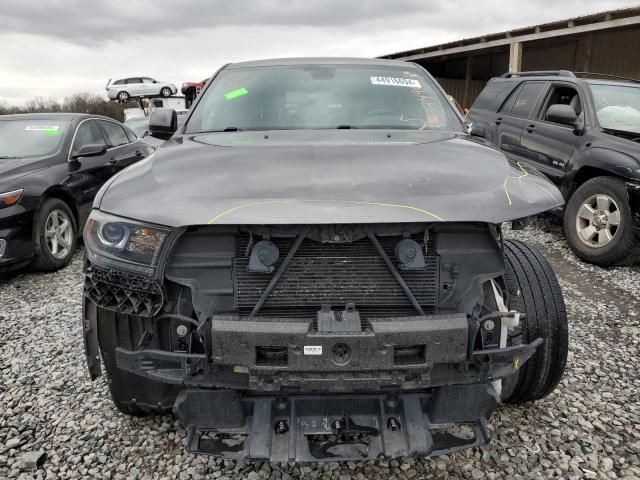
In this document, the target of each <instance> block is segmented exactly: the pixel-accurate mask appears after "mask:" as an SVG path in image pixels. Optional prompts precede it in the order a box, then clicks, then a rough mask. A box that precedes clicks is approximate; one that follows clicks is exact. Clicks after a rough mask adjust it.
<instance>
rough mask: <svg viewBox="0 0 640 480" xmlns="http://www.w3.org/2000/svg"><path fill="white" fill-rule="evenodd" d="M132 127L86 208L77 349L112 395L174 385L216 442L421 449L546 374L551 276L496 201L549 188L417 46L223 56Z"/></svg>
mask: <svg viewBox="0 0 640 480" xmlns="http://www.w3.org/2000/svg"><path fill="white" fill-rule="evenodd" d="M150 131H151V132H152V134H153V135H156V136H159V137H163V138H166V137H171V138H170V139H169V140H168V141H167V142H166V143H164V144H163V145H162V146H161V147H160V148H159V149H158V150H156V152H155V153H154V154H153V155H151V157H149V158H148V159H147V160H144V161H142V162H140V163H138V164H136V165H133V166H132V167H130V168H129V169H127V170H126V171H125V172H123V173H122V174H120V175H117V176H116V177H115V178H114V179H112V180H111V181H110V182H109V183H108V185H106V186H105V187H104V188H103V189H102V190H101V191H100V192H99V194H98V195H97V197H96V200H95V202H94V210H93V212H92V214H91V217H90V219H89V222H88V224H87V227H86V229H85V232H84V238H85V242H86V247H87V250H86V251H87V263H86V268H85V273H86V275H85V286H84V295H85V296H84V334H85V342H86V351H87V359H88V362H89V367H90V371H91V374H92V376H93V377H96V376H98V375H99V374H100V373H101V364H100V358H99V356H100V354H101V355H102V359H103V361H104V366H105V368H106V373H107V375H108V380H109V382H108V383H109V388H110V390H111V395H112V397H113V400H114V402H115V404H116V406H117V407H118V408H119V409H120V410H122V411H124V412H127V413H131V414H143V413H153V412H163V411H166V410H168V409H171V408H173V411H174V412H175V414H176V415H177V416H178V418H179V419H180V420H181V421H182V423H183V424H184V426H185V428H186V431H187V448H188V450H189V451H191V452H201V453H206V454H210V455H218V456H224V457H229V458H249V459H252V460H261V461H262V460H269V459H271V460H274V461H280V462H282V461H284V462H286V461H294V460H296V461H305V460H345V459H360V458H378V457H384V456H387V457H395V456H402V455H429V454H430V455H437V454H443V453H447V452H450V451H453V450H457V449H461V448H466V447H471V446H476V445H479V444H482V443H483V442H485V441H486V440H487V438H488V430H487V419H488V418H489V415H490V414H491V412H492V411H493V410H494V408H495V407H496V406H497V405H499V404H500V403H501V402H502V401H505V402H512V403H518V402H524V401H529V400H536V399H539V398H542V397H544V396H545V395H547V394H549V393H550V392H551V391H552V390H553V389H554V388H555V387H556V385H557V384H558V382H559V381H560V379H561V377H562V372H563V370H564V366H565V362H566V356H567V318H566V314H565V309H564V303H563V300H562V293H561V292H560V289H559V286H558V283H557V281H556V278H555V276H554V274H553V271H552V270H551V268H550V267H549V265H548V264H547V262H546V261H545V260H544V258H543V257H542V256H541V255H540V254H539V253H537V252H536V251H535V250H534V249H533V248H532V247H529V246H527V245H525V244H524V243H521V242H510V241H507V240H504V239H503V237H502V232H501V224H502V223H503V222H505V221H510V220H514V219H519V218H523V217H526V216H528V215H532V214H535V213H538V212H541V211H544V210H548V209H550V208H555V207H558V206H560V205H562V196H561V195H560V192H559V191H558V190H557V189H556V187H554V186H553V184H551V183H550V182H549V181H548V180H547V179H546V178H544V176H542V175H540V174H536V173H535V172H534V171H529V170H526V169H525V167H522V166H517V165H510V164H509V162H508V161H507V159H506V158H505V156H504V154H502V153H501V152H500V151H499V150H498V149H496V148H494V147H492V146H486V145H481V144H480V143H479V142H478V139H474V138H473V137H471V136H470V135H468V134H467V133H466V129H465V127H464V123H463V120H462V118H461V117H460V116H459V114H458V113H457V112H456V111H455V110H454V109H453V107H452V106H451V104H450V103H449V101H448V100H447V98H446V96H445V94H444V92H443V91H442V90H441V89H440V88H439V86H438V85H437V84H436V83H435V82H434V81H433V79H432V78H431V77H430V76H429V75H428V73H427V72H426V71H425V70H424V69H422V68H421V67H420V66H418V65H413V64H407V63H402V62H396V61H388V60H363V59H287V60H268V61H267V60H265V61H258V62H245V63H238V64H232V65H228V66H226V67H224V68H223V69H222V70H220V71H219V72H218V73H217V74H216V75H215V76H214V78H213V79H212V80H211V81H210V82H209V83H208V84H207V86H206V88H205V90H204V92H203V93H202V94H201V95H199V96H198V98H197V99H196V102H195V105H194V107H193V108H192V111H191V113H190V114H189V117H188V118H187V121H186V124H185V125H184V126H182V127H180V128H179V129H177V130H176V116H175V112H173V111H166V110H164V111H162V110H156V111H154V113H153V114H152V116H151V121H150ZM174 132H175V133H174ZM482 143H486V142H482Z"/></svg>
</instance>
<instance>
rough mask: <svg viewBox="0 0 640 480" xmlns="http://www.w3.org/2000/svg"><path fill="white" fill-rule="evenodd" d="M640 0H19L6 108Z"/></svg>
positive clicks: (404, 45)
mask: <svg viewBox="0 0 640 480" xmlns="http://www.w3.org/2000/svg"><path fill="white" fill-rule="evenodd" d="M638 3H639V2H638V0H631V1H627V0H563V1H561V2H558V1H554V0H528V1H524V2H523V1H519V0H475V1H472V0H438V1H434V0H368V1H367V0H361V1H359V2H357V1H354V0H324V1H320V0H298V1H288V0H249V1H247V0H245V1H238V0H236V1H234V2H229V1H213V0H183V1H181V2H177V1H174V2H169V1H164V0H152V1H151V0H149V1H147V0H125V1H122V0H108V1H107V0H102V1H99V0H90V1H88V0H46V1H44V0H40V1H37V0H17V1H2V5H1V6H0V25H1V28H0V45H1V47H0V100H1V99H3V98H4V99H6V100H7V101H8V102H9V103H10V104H22V103H24V102H25V101H26V100H28V99H30V98H33V97H36V96H42V97H45V98H49V97H55V98H60V99H61V98H62V97H64V96H65V95H69V94H72V93H75V92H92V93H98V94H104V93H105V90H104V86H105V84H106V82H107V80H108V79H109V78H114V79H115V78H121V77H127V76H134V75H144V76H150V77H154V78H157V79H160V80H166V81H170V82H173V83H175V84H176V85H178V86H180V84H181V83H182V82H183V81H186V80H201V79H202V78H204V77H207V76H209V75H210V74H211V73H212V72H214V71H215V70H216V69H217V68H218V67H219V66H221V65H222V64H224V63H227V62H235V61H239V60H249V59H257V58H273V57H291V56H320V55H322V56H364V57H374V56H379V55H384V54H387V53H392V52H397V51H402V50H409V49H412V48H418V47H424V46H428V45H434V44H439V43H443V42H447V41H453V40H458V39H461V38H465V37H473V36H477V35H482V34H489V33H495V32H500V31H504V30H508V29H512V28H516V27H525V26H529V25H535V24H538V23H543V22H548V21H553V20H560V19H564V18H569V17H575V16H579V15H585V14H588V13H595V12H599V11H604V10H609V9H615V8H623V7H626V6H633V5H634V4H636V5H637V4H638Z"/></svg>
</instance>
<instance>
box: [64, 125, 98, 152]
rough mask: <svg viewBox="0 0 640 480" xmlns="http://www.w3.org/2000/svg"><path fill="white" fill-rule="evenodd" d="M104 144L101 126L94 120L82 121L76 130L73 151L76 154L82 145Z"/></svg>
mask: <svg viewBox="0 0 640 480" xmlns="http://www.w3.org/2000/svg"><path fill="white" fill-rule="evenodd" d="M94 144H95V145H104V144H105V142H104V137H103V136H102V132H101V131H100V127H98V124H97V123H96V122H95V121H94V120H87V121H85V122H82V123H81V124H80V126H79V127H78V130H77V132H76V137H75V139H74V140H73V147H72V148H71V153H72V154H76V153H78V150H80V147H82V146H84V145H94Z"/></svg>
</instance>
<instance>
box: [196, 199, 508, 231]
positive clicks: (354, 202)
mask: <svg viewBox="0 0 640 480" xmlns="http://www.w3.org/2000/svg"><path fill="white" fill-rule="evenodd" d="M507 195H508V193H507ZM294 202H301V203H346V204H350V205H369V206H376V207H389V208H403V209H405V210H413V211H415V212H419V213H423V214H425V215H428V216H429V217H431V218H432V219H435V220H438V221H440V222H444V219H443V218H442V217H439V216H438V215H436V214H435V213H431V212H429V211H427V210H423V209H422V208H418V207H413V206H411V205H397V204H394V203H380V202H362V201H357V200H309V199H306V200H266V201H264V202H253V203H247V204H245V205H238V206H237V207H233V208H230V209H228V210H225V211H224V212H221V213H219V214H217V215H216V216H215V217H213V218H212V219H211V220H209V221H208V222H207V223H208V224H212V223H215V222H217V221H218V220H220V219H221V218H222V217H224V216H226V215H228V214H230V213H233V212H235V211H237V210H240V209H243V208H248V207H255V206H258V205H271V204H275V203H280V204H287V203H294Z"/></svg>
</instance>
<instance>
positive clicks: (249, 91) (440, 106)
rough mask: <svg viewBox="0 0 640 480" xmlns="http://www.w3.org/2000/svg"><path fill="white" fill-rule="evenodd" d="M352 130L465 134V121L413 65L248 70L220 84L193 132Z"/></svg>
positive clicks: (234, 71)
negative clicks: (457, 132) (439, 131)
mask: <svg viewBox="0 0 640 480" xmlns="http://www.w3.org/2000/svg"><path fill="white" fill-rule="evenodd" d="M350 128H359V129H369V128H388V129H412V130H421V129H438V130H455V131H462V122H461V120H460V119H459V118H458V117H457V116H456V114H455V113H454V111H453V109H452V108H451V105H450V104H449V102H448V101H447V100H446V98H445V96H444V95H442V93H441V92H440V91H439V90H438V89H437V87H436V85H435V84H434V82H433V81H432V80H431V79H430V78H429V77H428V76H427V75H425V74H424V73H423V72H422V71H420V70H418V69H416V68H414V67H411V66H409V65H407V67H406V68H403V67H393V66H357V65H345V66H341V65H308V66H306V65H301V66H275V67H243V68H231V69H228V70H223V71H222V72H221V73H220V74H219V75H218V76H217V77H216V78H215V79H214V80H213V84H212V85H211V86H210V87H209V88H208V89H207V90H206V93H205V98H203V99H202V100H201V101H200V103H199V104H198V106H197V107H196V110H195V111H194V112H193V114H192V117H191V119H190V120H189V123H188V125H187V129H186V132H187V133H195V132H205V131H239V130H287V129H296V130H298V129H305V130H306V129H350Z"/></svg>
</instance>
